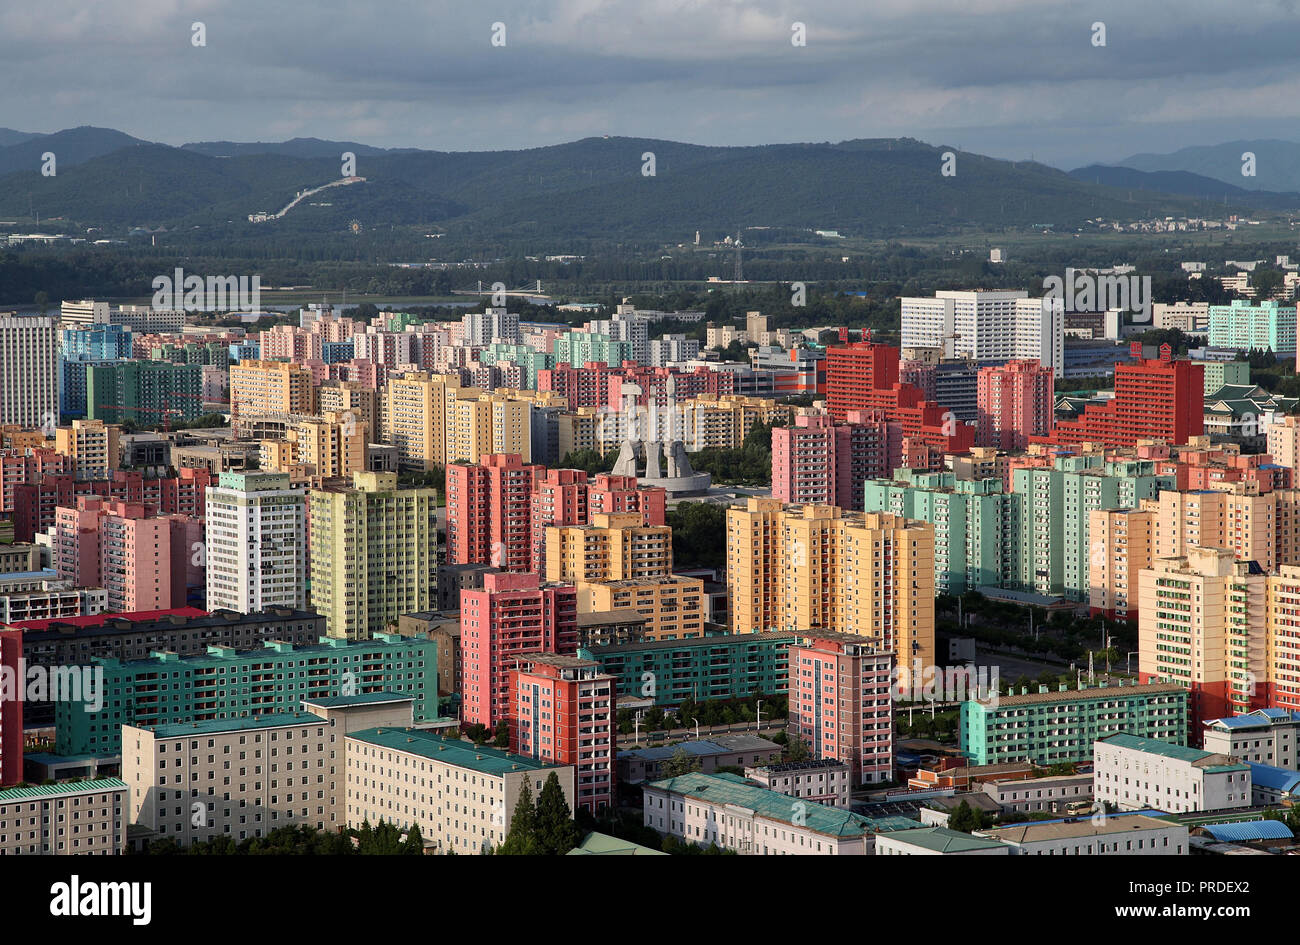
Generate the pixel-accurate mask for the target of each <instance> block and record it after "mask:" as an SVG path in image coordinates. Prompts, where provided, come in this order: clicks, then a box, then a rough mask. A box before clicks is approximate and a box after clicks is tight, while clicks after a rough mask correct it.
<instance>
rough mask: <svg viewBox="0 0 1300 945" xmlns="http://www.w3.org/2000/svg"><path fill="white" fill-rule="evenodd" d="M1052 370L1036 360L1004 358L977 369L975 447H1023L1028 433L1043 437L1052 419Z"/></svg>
mask: <svg viewBox="0 0 1300 945" xmlns="http://www.w3.org/2000/svg"><path fill="white" fill-rule="evenodd" d="M1052 395H1053V379H1052V369H1051V368H1049V367H1043V366H1042V365H1041V364H1039V363H1038V362H1037V361H1034V360H1027V361H1008V362H1007V363H1006V364H1003V365H1001V366H999V367H986V368H980V372H979V376H978V377H977V378H976V408H977V416H978V419H979V430H978V431H977V433H976V436H975V443H976V445H977V446H992V447H994V448H995V449H1000V450H1023V449H1025V448H1026V447H1028V445H1029V438H1030V437H1032V436H1047V435H1048V434H1049V433H1051V431H1052V419H1053V416H1054V414H1053V407H1054V403H1053V397H1052Z"/></svg>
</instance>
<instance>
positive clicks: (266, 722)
mask: <svg viewBox="0 0 1300 945" xmlns="http://www.w3.org/2000/svg"><path fill="white" fill-rule="evenodd" d="M128 724H129V723H128ZM312 724H315V725H329V720H328V719H323V718H321V717H320V716H319V715H312V714H311V713H310V712H267V713H265V714H263V715H248V716H240V717H238V718H233V719H204V720H203V721H201V722H170V723H168V724H166V725H132V726H129V727H131V728H140V729H143V730H144V731H146V732H152V733H153V734H154V735H156V736H158V737H159V738H175V737H176V736H178V735H211V734H213V733H215V732H238V731H247V730H251V729H258V728H283V727H284V726H286V725H312ZM123 727H124V728H126V727H128V725H124V726H123Z"/></svg>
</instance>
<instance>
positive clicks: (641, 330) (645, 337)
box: [587, 302, 650, 364]
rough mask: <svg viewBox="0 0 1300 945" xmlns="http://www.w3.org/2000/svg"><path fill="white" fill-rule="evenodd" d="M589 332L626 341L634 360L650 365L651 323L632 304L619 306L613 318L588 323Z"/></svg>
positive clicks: (625, 303)
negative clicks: (630, 347)
mask: <svg viewBox="0 0 1300 945" xmlns="http://www.w3.org/2000/svg"><path fill="white" fill-rule="evenodd" d="M587 330H588V331H593V332H597V333H599V334H602V335H609V337H610V339H611V340H613V341H626V342H627V343H628V344H630V345H631V346H632V358H633V360H635V361H636V362H637V363H638V364H649V363H650V322H649V320H648V319H646V318H644V317H642V316H640V315H638V314H636V309H635V308H633V307H632V305H631V304H630V303H628V302H624V303H623V304H622V305H620V306H618V308H617V309H616V310H615V312H614V317H613V318H604V319H597V320H595V321H591V322H588V323H587Z"/></svg>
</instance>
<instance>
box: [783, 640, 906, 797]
mask: <svg viewBox="0 0 1300 945" xmlns="http://www.w3.org/2000/svg"><path fill="white" fill-rule="evenodd" d="M893 668H894V654H893V653H892V652H891V651H889V650H887V649H884V648H881V647H880V646H879V645H878V644H875V643H873V642H872V641H870V640H866V639H864V638H863V637H862V636H859V635H856V634H848V633H834V632H826V631H821V630H810V631H806V632H805V633H803V634H801V639H800V640H799V641H798V642H796V643H793V644H791V646H790V680H789V706H790V721H789V730H790V732H791V734H796V735H798V737H799V738H801V739H803V740H804V742H806V743H807V745H808V750H809V751H810V752H811V754H812V757H813V758H816V759H822V760H827V759H833V760H835V761H842V762H844V764H846V765H848V767H849V775H850V777H851V778H852V782H853V786H854V787H856V786H858V785H860V784H875V783H877V782H880V781H891V780H893V777H894V739H893V733H894V703H893V698H892V692H891V682H892V681H893V680H892V677H893Z"/></svg>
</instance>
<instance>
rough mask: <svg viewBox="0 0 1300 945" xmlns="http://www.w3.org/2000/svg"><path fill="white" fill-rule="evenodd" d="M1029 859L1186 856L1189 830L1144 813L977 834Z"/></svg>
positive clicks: (993, 829)
mask: <svg viewBox="0 0 1300 945" xmlns="http://www.w3.org/2000/svg"><path fill="white" fill-rule="evenodd" d="M977 835H978V836H981V837H988V838H989V839H992V840H997V841H999V842H1000V843H1004V844H1006V845H1007V846H1009V847H1010V848H1011V853H1012V855H1013V856H1014V855H1027V856H1186V855H1187V852H1188V844H1187V827H1186V826H1184V825H1183V824H1173V823H1169V822H1168V821H1165V820H1157V819H1156V818H1154V817H1143V816H1142V815H1140V814H1115V815H1111V816H1107V817H1096V818H1093V817H1084V818H1080V819H1078V820H1066V821H1048V822H1046V823H1036V824H1034V823H1030V824H1012V825H1011V826H1008V827H994V828H991V829H988V830H980V831H977Z"/></svg>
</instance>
